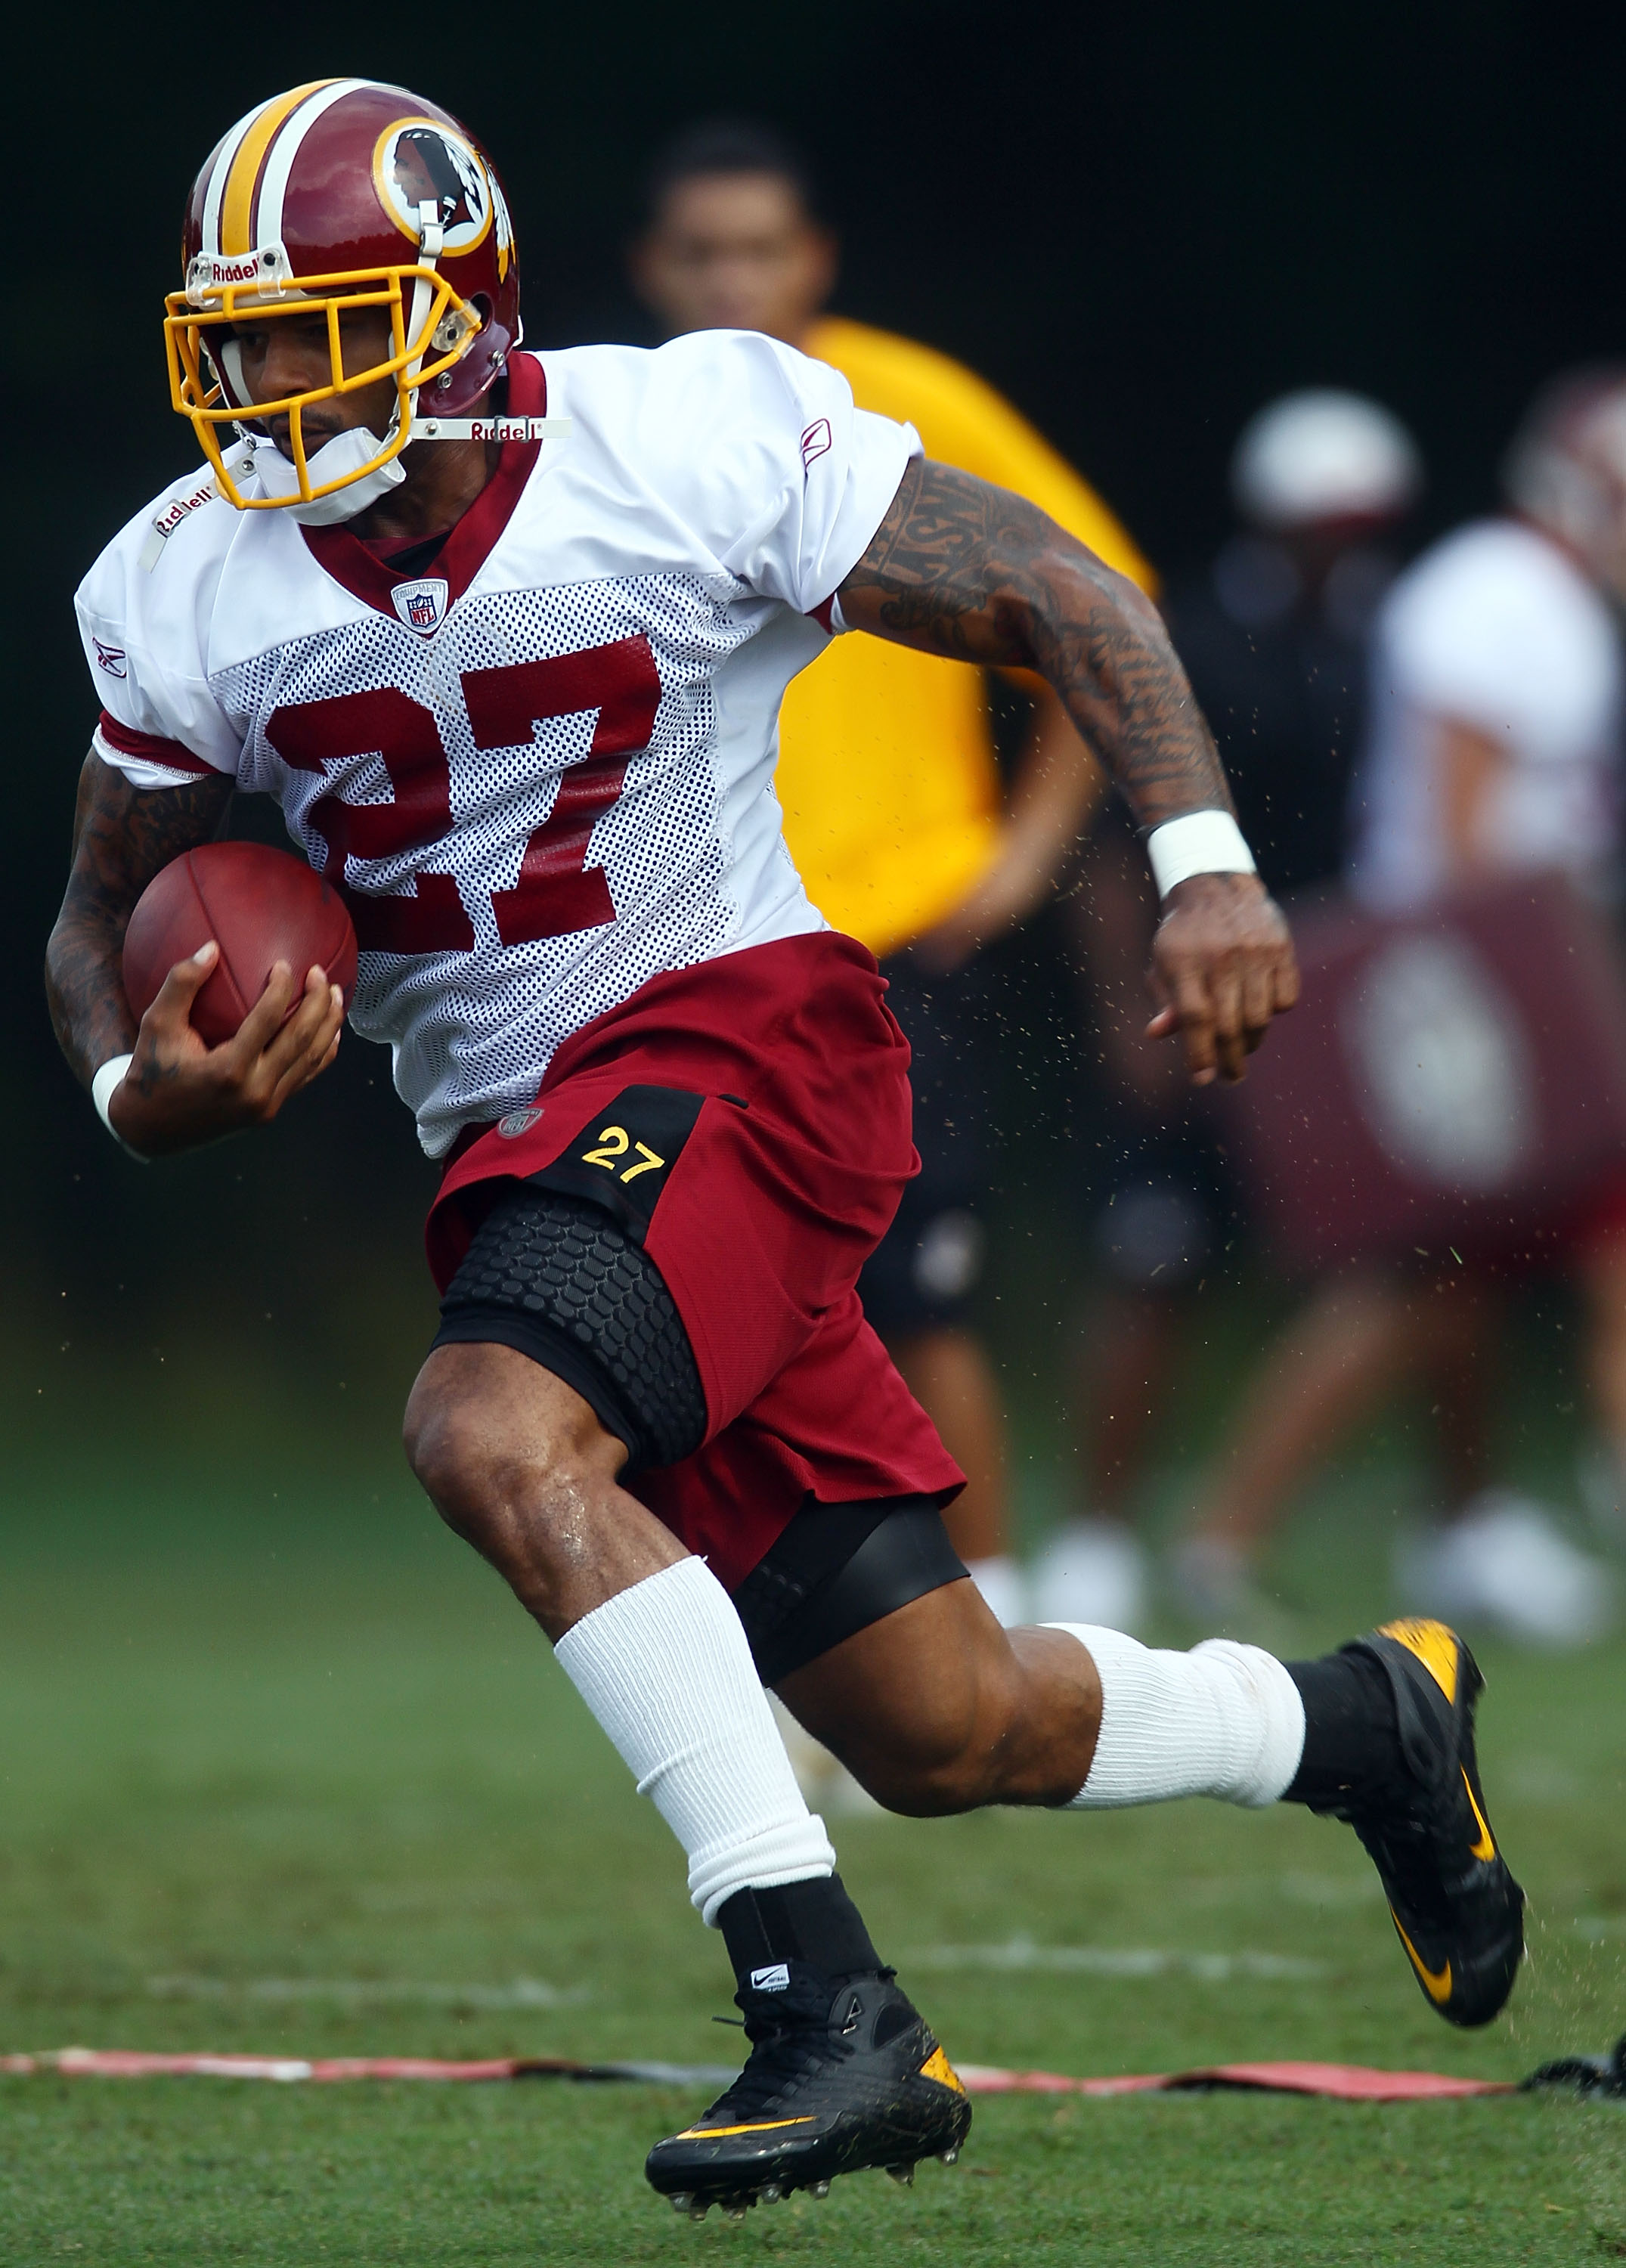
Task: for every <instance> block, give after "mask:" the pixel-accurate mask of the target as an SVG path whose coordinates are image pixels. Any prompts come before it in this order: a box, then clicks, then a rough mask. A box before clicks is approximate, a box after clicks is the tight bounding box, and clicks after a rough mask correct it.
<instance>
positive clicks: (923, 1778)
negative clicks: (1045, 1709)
mask: <svg viewBox="0 0 1626 2268" xmlns="http://www.w3.org/2000/svg"><path fill="white" fill-rule="evenodd" d="M1004 1716H1005V1712H1004V1708H1003V1706H1002V1700H1001V1697H1000V1696H999V1695H998V1694H997V1693H995V1692H991V1691H990V1690H986V1688H985V1687H984V1686H983V1685H982V1684H981V1683H972V1682H971V1681H968V1685H967V1688H966V1689H965V1690H962V1691H961V1692H960V1693H958V1694H955V1695H953V1696H944V1697H941V1698H939V1699H938V1701H937V1703H936V1705H935V1706H931V1707H928V1708H922V1707H919V1706H918V1705H917V1706H916V1707H915V1708H914V1709H912V1710H911V1711H910V1712H909V1718H908V1720H907V1721H906V1722H904V1723H902V1724H899V1723H896V1722H893V1723H891V1724H888V1725H887V1726H885V1727H876V1728H875V1729H874V1731H873V1732H872V1733H866V1734H863V1735H861V1736H860V1737H859V1738H858V1739H857V1740H856V1741H854V1742H851V1743H850V1744H849V1745H850V1753H849V1754H848V1755H847V1756H846V1757H845V1758H844V1759H843V1760H844V1761H845V1762H846V1764H847V1766H848V1769H849V1770H850V1771H851V1773H852V1775H853V1777H854V1778H855V1779H857V1781H858V1783H859V1785H860V1786H862V1787H863V1788H864V1789H865V1791H866V1793H869V1794H870V1795H872V1796H873V1797H874V1799H875V1800H876V1802H877V1803H879V1804H881V1805H883V1806H884V1807H885V1808H886V1809H887V1810H888V1811H896V1812H900V1813H901V1814H902V1815H904V1816H905V1817H906V1818H910V1819H938V1818H943V1817H946V1816H948V1815H951V1814H953V1813H954V1812H960V1811H975V1810H976V1809H977V1808H979V1807H980V1806H981V1805H982V1804H985V1803H990V1802H991V1801H993V1800H994V1799H995V1797H996V1796H997V1794H998V1793H999V1787H1000V1777H999V1769H998V1763H999V1755H1000V1750H1001V1747H1002V1742H1003V1727H1004Z"/></svg>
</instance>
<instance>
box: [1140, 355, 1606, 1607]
mask: <svg viewBox="0 0 1626 2268" xmlns="http://www.w3.org/2000/svg"><path fill="white" fill-rule="evenodd" d="M1504 469H1505V489H1506V495H1507V501H1508V505H1509V510H1508V511H1507V512H1506V513H1505V514H1504V515H1503V516H1501V517H1498V518H1495V519H1483V520H1480V521H1476V522H1475V523H1473V524H1471V525H1469V526H1468V527H1464V528H1461V529H1459V530H1458V531H1456V532H1455V533H1454V534H1451V535H1448V536H1446V538H1445V539H1444V540H1443V541H1440V542H1438V543H1437V544H1436V545H1434V547H1433V548H1432V549H1431V550H1429V551H1427V552H1425V553H1424V556H1422V557H1421V558H1420V559H1419V560H1417V561H1416V563H1415V564H1414V565H1413V566H1412V567H1411V568H1410V569H1409V571H1408V572H1407V573H1406V574H1405V575H1403V576H1402V578H1400V579H1399V581H1398V582H1397V583H1396V584H1395V585H1394V588H1393V590H1392V591H1391V592H1390V593H1389V595H1388V597H1387V600H1386V601H1385V602H1384V605H1383V607H1382V608H1381V610H1380V614H1379V616H1378V619H1377V623H1376V635H1375V643H1374V652H1373V664H1372V715H1371V719H1370V728H1369V738H1368V742H1367V746H1366V748H1365V754H1364V756H1363V759H1362V762H1361V764H1360V767H1359V771H1358V774H1357V780H1356V786H1355V795H1354V801H1353V818H1354V822H1355V843H1354V849H1353V854H1352V859H1351V865H1350V882H1351V886H1352V887H1353V889H1354V891H1355V893H1356V895H1357V897H1358V898H1359V899H1360V900H1361V901H1362V902H1365V904H1367V905H1368V906H1370V907H1372V909H1374V910H1376V911H1380V912H1404V913H1411V912H1416V911H1417V910H1418V909H1424V908H1427V907H1430V906H1434V905H1438V904H1441V903H1444V902H1448V900H1449V898H1450V896H1451V895H1452V894H1453V893H1454V892H1457V891H1460V890H1463V889H1466V888H1469V887H1474V886H1475V885H1483V884H1484V883H1486V882H1488V881H1489V880H1491V879H1492V878H1495V877H1497V876H1507V875H1512V874H1521V875H1523V874H1536V873H1555V872H1556V873H1563V874H1564V875H1567V876H1568V877H1569V878H1570V880H1571V881H1572V882H1573V883H1574V884H1575V885H1576V886H1577V887H1578V888H1579V889H1581V890H1582V891H1583V892H1585V893H1586V894H1587V895H1590V896H1593V897H1594V898H1603V899H1606V900H1613V899H1614V898H1615V896H1616V895H1617V889H1618V879H1619V878H1618V871H1617V870H1618V854H1619V842H1620V798H1621V787H1622V781H1621V756H1622V740H1621V734H1622V658H1621V651H1620V639H1619V622H1618V609H1619V608H1621V606H1622V603H1623V602H1626V370H1622V369H1605V370H1594V371H1586V372H1579V373H1577V374H1574V375H1571V376H1570V377H1566V378H1564V379H1560V380H1558V381H1557V382H1556V383H1555V384H1554V385H1553V386H1551V387H1549V388H1548V389H1547V390H1546V391H1545V392H1544V393H1543V394H1541V395H1540V396H1539V397H1538V399H1537V401H1535V403H1534V406H1533V408H1532V409H1531V411H1530V413H1529V415H1528V416H1527V419H1526V421H1525V423H1524V425H1523V426H1522V428H1521V429H1520V431H1519V434H1518V436H1517V437H1516V438H1515V440H1514V442H1513V445H1512V449H1511V451H1510V452H1509V454H1508V457H1507V460H1506V463H1505V468H1504ZM1552 1228H1553V1231H1554V1232H1555V1233H1556V1235H1557V1237H1558V1239H1559V1245H1560V1249H1561V1250H1562V1251H1563V1252H1564V1254H1565V1255H1566V1256H1567V1257H1566V1262H1565V1263H1564V1264H1566V1265H1567V1269H1568V1271H1569V1272H1570V1273H1571V1276H1572V1277H1573V1279H1574V1281H1575V1283H1576V1285H1577V1287H1578V1290H1579V1292H1580V1294H1581V1296H1582V1300H1583V1301H1584V1305H1585V1310H1586V1322H1587V1333H1586V1338H1587V1350H1586V1368H1587V1372H1588V1378H1589V1384H1590V1387H1591V1390H1592V1395H1593V1406H1594V1410H1595V1412H1596V1417H1597V1421H1598V1423H1599V1425H1600V1428H1601V1430H1602V1432H1603V1433H1604V1435H1605V1437H1606V1440H1607V1442H1608V1451H1609V1456H1610V1462H1611V1472H1610V1476H1609V1478H1610V1480H1611V1482H1612V1484H1613V1485H1612V1487H1611V1489H1610V1491H1609V1492H1610V1497H1611V1500H1612V1501H1613V1502H1615V1503H1618V1500H1619V1497H1618V1490H1619V1479H1620V1476H1621V1475H1622V1473H1623V1472H1626V1172H1622V1169H1620V1168H1613V1169H1611V1171H1610V1173H1609V1174H1608V1175H1607V1176H1606V1177H1605V1178H1604V1180H1603V1181H1602V1182H1600V1184H1598V1185H1597V1186H1595V1187H1594V1188H1593V1189H1591V1190H1590V1191H1589V1192H1587V1193H1586V1197H1585V1201H1584V1202H1583V1203H1581V1204H1579V1205H1578V1206H1577V1205H1576V1204H1574V1203H1573V1201H1572V1200H1571V1201H1569V1202H1563V1203H1560V1204H1558V1205H1557V1206H1556V1211H1555V1218H1554V1220H1553V1223H1552ZM1467 1257H1468V1263H1469V1265H1468V1266H1467V1267H1465V1268H1452V1269H1450V1270H1447V1271H1446V1272H1444V1273H1442V1272H1440V1271H1439V1270H1437V1269H1435V1268H1432V1267H1431V1266H1429V1265H1428V1263H1426V1262H1424V1261H1419V1262H1418V1263H1417V1264H1416V1268H1415V1269H1405V1270H1402V1269H1401V1268H1399V1267H1397V1266H1395V1265H1393V1264H1389V1263H1375V1262H1374V1263H1369V1264H1367V1265H1365V1266H1364V1267H1360V1266H1357V1267H1356V1268H1354V1269H1352V1270H1350V1271H1348V1272H1345V1273H1343V1274H1340V1275H1339V1276H1337V1277H1335V1278H1330V1279H1329V1280H1328V1281H1327V1282H1325V1283H1323V1284H1322V1285H1321V1286H1320V1288H1319V1289H1318V1290H1317V1291H1316V1292H1315V1293H1314V1294H1313V1296H1312V1299H1311V1300H1310V1302H1309V1305H1308V1307H1307V1308H1306V1310H1305V1311H1304V1312H1303V1313H1302V1314H1300V1315H1299V1317H1298V1318H1297V1319H1296V1320H1295V1322H1294V1323H1293V1324H1292V1325H1291V1328H1290V1329H1289V1330H1288V1332H1287V1333H1286V1334H1284V1337H1283V1339H1282V1340H1281V1341H1280V1342H1279V1343H1278V1344H1277V1347H1276V1348H1275V1349H1274V1350H1272V1351H1271V1353H1270V1355H1269V1357H1268V1358H1267V1360H1266V1362H1265V1364H1264V1366H1262V1369H1261V1371H1260V1373H1258V1377H1257V1381H1256V1383H1255V1386H1254V1390H1253V1392H1252V1393H1251V1394H1250V1395H1246V1396H1245V1397H1244V1400H1243V1403H1242V1405H1241V1409H1240V1413H1239V1416H1238V1418H1237V1421H1236V1424H1235V1426H1234V1429H1233V1432H1232V1439H1231V1440H1230V1442H1229V1444H1228V1446H1227V1447H1226V1449H1225V1453H1224V1454H1222V1455H1221V1457H1220V1458H1219V1460H1218V1462H1217V1465H1216V1467H1215V1476H1214V1484H1213V1487H1212V1489H1211V1491H1210V1494H1209V1497H1208V1499H1207V1501H1206V1503H1205V1505H1204V1506H1203V1511H1202V1514H1201V1517H1200V1519H1199V1521H1198V1523H1197V1526H1196V1531H1195V1533H1194V1535H1193V1536H1192V1538H1191V1539H1190V1540H1189V1541H1188V1543H1187V1545H1186V1546H1185V1547H1184V1550H1183V1553H1182V1557H1181V1566H1182V1568H1183V1570H1184V1572H1185V1574H1186V1577H1187V1587H1188V1593H1189V1594H1191V1596H1192V1601H1193V1604H1194V1606H1202V1607H1204V1608H1206V1609H1213V1608H1215V1607H1221V1608H1223V1607H1225V1606H1226V1605H1230V1606H1232V1607H1233V1608H1234V1607H1235V1606H1236V1604H1237V1602H1238V1601H1239V1599H1240V1597H1241V1596H1242V1595H1243V1594H1244V1593H1245V1591H1246V1589H1247V1584H1248V1580H1249V1576H1250V1572H1251V1570H1252V1567H1253V1565H1254V1563H1255V1561H1256V1558H1257V1555H1258V1553H1259V1551H1260V1549H1261V1547H1262V1544H1263V1543H1264V1542H1265V1540H1266V1539H1267V1537H1268V1536H1269V1534H1270V1532H1271V1530H1272V1529H1273V1528H1274V1527H1275V1526H1276V1525H1277V1522H1278V1521H1279V1520H1280V1518H1281V1517H1282V1514H1283V1513H1284V1509H1285V1507H1286V1506H1287V1504H1288V1501H1289V1499H1291V1495H1292V1494H1293V1492H1294V1491H1295V1490H1296V1489H1297V1488H1298V1486H1299V1484H1301V1483H1302V1482H1303V1481H1304V1480H1305V1479H1306V1477H1307V1476H1308V1475H1309V1473H1310V1472H1311V1470H1312V1469H1313V1468H1314V1467H1315V1466H1316V1465H1318V1464H1319V1463H1321V1462H1322V1460H1324V1459H1325V1458H1326V1457H1327V1456H1328V1454H1330V1453H1331V1451H1332V1450H1333V1449H1334V1448H1335V1446H1336V1445H1337V1443H1338V1441H1339V1440H1340V1439H1341V1438H1342V1436H1343V1433H1344V1432H1346V1430H1347V1429H1348V1427H1349V1426H1350V1425H1351V1424H1353V1423H1354V1422H1356V1420H1357V1419H1358V1418H1361V1417H1363V1416H1365V1414H1366V1413H1367V1412H1368V1411H1370V1410H1372V1407H1373V1406H1374V1404H1376V1403H1378V1402H1379V1401H1380V1399H1381V1398H1382V1397H1383V1396H1384V1395H1387V1393H1389V1392H1390V1391H1391V1390H1393V1389H1394V1388H1395V1387H1397V1386H1399V1385H1401V1384H1402V1383H1403V1382H1406V1381H1413V1380H1417V1379H1422V1380H1424V1381H1427V1382H1428V1383H1429V1385H1430V1387H1431V1395H1430V1399H1431V1403H1432V1404H1433V1407H1434V1414H1435V1416H1436V1418H1437V1420H1438V1440H1439V1447H1440V1449H1441V1451H1442V1462H1443V1472H1442V1481H1443V1488H1444V1496H1445V1500H1446V1506H1447V1511H1448V1517H1447V1518H1446V1520H1445V1521H1443V1522H1442V1523H1441V1524H1440V1525H1439V1526H1438V1528H1437V1529H1436V1530H1434V1531H1433V1532H1432V1533H1431V1534H1430V1535H1425V1536H1424V1538H1422V1539H1421V1540H1420V1541H1417V1542H1415V1543H1412V1544H1410V1545H1409V1547H1407V1548H1406V1549H1405V1550H1403V1551H1402V1555H1401V1559H1400V1563H1399V1565H1398V1566H1397V1571H1396V1573H1397V1581H1398V1583H1399V1586H1400V1588H1401V1590H1402V1594H1403V1597H1404V1600H1405V1603H1407V1604H1408V1605H1411V1606H1416V1607H1418V1608H1427V1609H1430V1610H1432V1611H1438V1612H1440V1613H1443V1614H1446V1615H1449V1616H1452V1617H1453V1619H1456V1620H1460V1621H1463V1622H1466V1623H1468V1624H1475V1623H1477V1624H1493V1625H1497V1626H1500V1627H1501V1628H1503V1629H1505V1630H1506V1631H1510V1632H1512V1633H1513V1634H1515V1635H1518V1636H1521V1637H1525V1638H1532V1639H1539V1640H1545V1641H1548V1642H1552V1643H1566V1642H1579V1641H1582V1640H1584V1639H1586V1638H1592V1637H1594V1636H1596V1635H1597V1634H1598V1633H1599V1632H1600V1630H1601V1629H1602V1628H1603V1627H1604V1626H1605V1624H1607V1622H1608V1618H1609V1611H1610V1604H1609V1602H1610V1592H1611V1583H1610V1580H1609V1571H1608V1569H1607V1568H1606V1567H1604V1566H1602V1565H1600V1564H1599V1563H1598V1562H1596V1561H1595V1560H1593V1558H1591V1557H1589V1556H1588V1555H1586V1554H1585V1553H1583V1552H1581V1551H1579V1550H1577V1549H1576V1547H1575V1546H1574V1545H1573V1544H1572V1543H1570V1542H1569V1541H1568V1540H1567V1538H1566V1537H1565V1536H1564V1535H1563V1534H1562V1532H1561V1531H1560V1529H1559V1528H1557V1527H1556V1525H1555V1523H1554V1521H1553V1520H1552V1518H1551V1516H1550V1515H1549V1513H1547V1512H1546V1511H1545V1510H1544V1509H1543V1508H1542V1507H1541V1506H1539V1505H1537V1504H1534V1503H1533V1502H1531V1501H1529V1500H1527V1499H1524V1498H1522V1497H1520V1496H1519V1495H1518V1494H1517V1493H1515V1492H1514V1491H1512V1490H1509V1489H1507V1488H1498V1487H1496V1486H1494V1485H1492V1484H1491V1481H1492V1470H1491V1456H1490V1445H1489V1435H1488V1425H1487V1415H1488V1405H1489V1403H1490V1399H1491V1388H1492V1384H1493V1372H1492V1370H1491V1368H1490V1363H1491V1356H1492V1350H1493V1347H1494V1343H1495V1340H1496V1337H1497V1322H1498V1318H1499V1314H1500V1310H1501V1307H1502V1304H1503V1294H1502V1292H1501V1290H1500V1288H1499V1286H1498V1284H1497V1279H1496V1276H1495V1274H1494V1273H1493V1272H1492V1271H1490V1270H1487V1269H1486V1268H1484V1267H1483V1266H1481V1267H1478V1268H1475V1266H1474V1265H1473V1264H1472V1263H1473V1256H1472V1255H1471V1254H1470V1255H1468V1256H1467Z"/></svg>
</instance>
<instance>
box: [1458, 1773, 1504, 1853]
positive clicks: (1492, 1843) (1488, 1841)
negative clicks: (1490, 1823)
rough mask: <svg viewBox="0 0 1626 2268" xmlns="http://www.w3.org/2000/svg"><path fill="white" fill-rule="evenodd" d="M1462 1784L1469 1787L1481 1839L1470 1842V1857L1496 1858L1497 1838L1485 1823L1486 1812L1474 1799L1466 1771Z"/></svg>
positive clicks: (1470, 1800) (1469, 1800) (1469, 1798)
mask: <svg viewBox="0 0 1626 2268" xmlns="http://www.w3.org/2000/svg"><path fill="white" fill-rule="evenodd" d="M1462 1785H1463V1786H1464V1787H1466V1788H1468V1802H1469V1804H1470V1805H1471V1806H1472V1808H1473V1813H1474V1816H1475V1819H1476V1820H1477V1821H1478V1822H1479V1840H1478V1842H1477V1843H1470V1844H1469V1845H1468V1857H1469V1858H1470V1859H1494V1858H1495V1857H1496V1838H1495V1837H1493V1836H1492V1834H1491V1832H1490V1829H1489V1828H1488V1827H1487V1826H1486V1824H1485V1815H1484V1813H1483V1811H1482V1810H1481V1809H1480V1808H1479V1806H1478V1805H1477V1804H1476V1803H1475V1801H1474V1791H1473V1789H1472V1788H1471V1787H1469V1786H1468V1774H1467V1772H1466V1771H1464V1772H1463V1774H1462Z"/></svg>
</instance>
